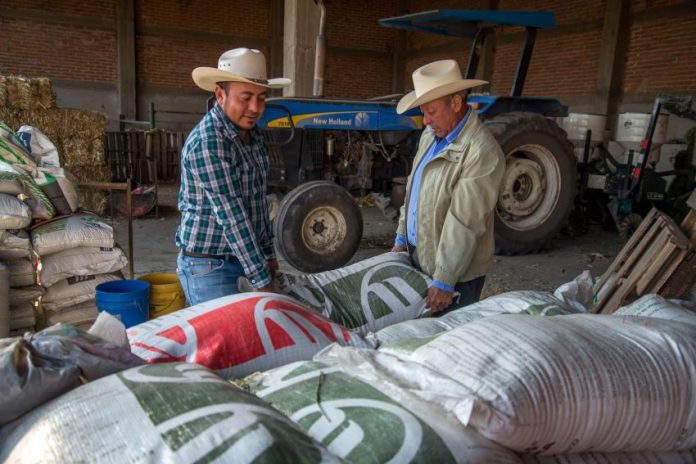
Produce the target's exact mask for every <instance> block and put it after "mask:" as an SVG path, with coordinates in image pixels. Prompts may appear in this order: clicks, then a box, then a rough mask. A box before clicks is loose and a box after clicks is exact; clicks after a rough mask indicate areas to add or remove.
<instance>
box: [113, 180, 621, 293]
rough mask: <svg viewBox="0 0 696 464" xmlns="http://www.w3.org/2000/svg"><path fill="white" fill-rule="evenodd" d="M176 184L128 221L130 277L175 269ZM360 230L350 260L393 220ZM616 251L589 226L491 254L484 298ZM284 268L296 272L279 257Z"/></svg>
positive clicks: (568, 273) (550, 286)
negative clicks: (521, 251) (529, 247)
mask: <svg viewBox="0 0 696 464" xmlns="http://www.w3.org/2000/svg"><path fill="white" fill-rule="evenodd" d="M177 193H178V186H176V185H164V186H160V191H159V205H160V206H159V218H157V217H155V215H154V213H152V214H150V215H149V216H147V217H143V218H138V219H136V220H135V221H134V223H133V244H134V265H135V266H134V268H135V276H136V277H139V276H142V275H144V274H150V273H154V272H175V271H176V254H177V248H176V246H175V245H174V234H175V232H176V228H177V225H178V222H179V214H178V211H177V209H176V196H177ZM362 212H363V220H364V233H363V240H362V243H361V246H360V249H359V250H358V252H357V253H356V254H355V256H354V257H353V259H352V261H351V262H355V261H360V260H362V259H366V258H369V257H371V256H374V255H377V254H380V253H384V252H386V251H388V250H389V249H390V248H391V244H392V242H393V239H394V231H395V229H396V224H395V223H394V222H392V221H391V220H389V219H387V218H385V217H384V215H383V214H382V213H381V212H380V211H379V209H377V208H376V207H366V208H362ZM114 226H115V229H116V238H117V241H118V242H119V243H120V244H121V246H122V247H124V249H125V248H126V246H127V237H128V235H127V224H126V221H125V220H124V218H122V217H117V218H116V219H115V220H114ZM620 249H621V244H620V243H619V239H618V237H617V235H616V232H608V231H604V230H603V229H602V228H601V227H600V226H599V225H590V228H589V231H588V232H587V233H586V234H584V235H582V236H579V237H574V238H570V237H564V236H561V237H559V238H557V239H556V240H555V241H554V242H553V243H552V246H551V247H550V248H549V249H548V250H546V251H544V252H542V253H539V254H534V255H525V256H496V257H495V263H494V265H493V269H492V271H491V272H490V273H489V274H488V276H487V278H486V284H485V286H484V289H483V296H491V295H496V294H499V293H503V292H507V291H511V290H546V291H553V290H554V289H556V288H557V287H558V286H559V285H561V284H563V283H565V282H568V281H570V280H572V279H573V278H574V277H576V276H577V275H579V274H580V273H581V272H582V271H584V270H589V271H590V272H591V273H592V276H593V277H598V276H600V275H601V274H602V273H603V272H604V271H605V270H606V269H607V267H608V266H609V264H611V260H612V259H613V258H614V257H615V256H616V255H617V253H618V252H619V251H620ZM280 269H281V271H284V272H297V271H295V270H294V269H292V268H291V267H290V266H289V265H288V263H287V262H284V261H282V260H281V261H280Z"/></svg>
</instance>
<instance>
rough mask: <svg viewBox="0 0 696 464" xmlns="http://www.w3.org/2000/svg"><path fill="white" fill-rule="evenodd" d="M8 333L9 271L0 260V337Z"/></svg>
mask: <svg viewBox="0 0 696 464" xmlns="http://www.w3.org/2000/svg"><path fill="white" fill-rule="evenodd" d="M9 334H10V272H9V270H8V269H7V266H5V265H4V264H3V263H2V262H0V337H7V336H8V335H9Z"/></svg>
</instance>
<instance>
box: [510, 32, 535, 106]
mask: <svg viewBox="0 0 696 464" xmlns="http://www.w3.org/2000/svg"><path fill="white" fill-rule="evenodd" d="M536 33H537V30H536V28H535V27H527V37H526V38H525V40H524V46H523V47H522V51H521V52H520V60H519V61H518V62H517V71H515V79H514V81H513V82H512V89H511V90H510V96H511V97H521V96H522V90H523V89H524V81H525V79H526V78H527V70H528V69H529V62H530V61H532V51H533V50H534V42H535V41H536Z"/></svg>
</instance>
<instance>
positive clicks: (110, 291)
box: [96, 280, 150, 327]
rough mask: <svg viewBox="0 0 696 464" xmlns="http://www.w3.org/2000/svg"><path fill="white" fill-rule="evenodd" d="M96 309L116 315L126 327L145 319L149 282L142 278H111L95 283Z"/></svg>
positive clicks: (148, 297) (147, 307) (148, 303)
mask: <svg viewBox="0 0 696 464" xmlns="http://www.w3.org/2000/svg"><path fill="white" fill-rule="evenodd" d="M96 290H97V309H99V311H106V312H107V313H109V314H111V315H113V316H116V317H117V318H119V319H120V320H121V322H123V324H124V325H125V326H126V327H132V326H134V325H138V324H140V323H143V322H145V321H147V317H148V313H149V311H150V283H149V282H145V281H144V280H112V281H109V282H104V283H103V284H99V285H97V288H96Z"/></svg>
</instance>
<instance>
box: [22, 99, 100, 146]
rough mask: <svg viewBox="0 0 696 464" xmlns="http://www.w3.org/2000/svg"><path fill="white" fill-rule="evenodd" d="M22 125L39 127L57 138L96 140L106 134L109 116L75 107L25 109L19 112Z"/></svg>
mask: <svg viewBox="0 0 696 464" xmlns="http://www.w3.org/2000/svg"><path fill="white" fill-rule="evenodd" d="M17 119H18V120H19V122H20V125H23V124H27V125H30V126H34V127H36V128H38V129H39V130H40V131H41V132H43V133H44V134H46V137H48V138H49V139H51V141H52V142H54V143H55V140H57V139H60V138H65V137H79V138H83V139H89V140H94V139H96V138H101V137H103V136H104V132H105V130H106V123H107V118H106V114H104V113H97V112H94V111H85V110H78V109H75V108H52V109H48V110H23V111H19V112H18V114H17Z"/></svg>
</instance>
